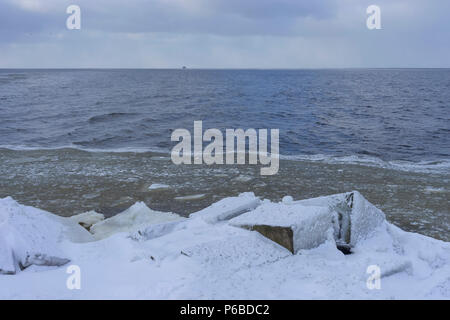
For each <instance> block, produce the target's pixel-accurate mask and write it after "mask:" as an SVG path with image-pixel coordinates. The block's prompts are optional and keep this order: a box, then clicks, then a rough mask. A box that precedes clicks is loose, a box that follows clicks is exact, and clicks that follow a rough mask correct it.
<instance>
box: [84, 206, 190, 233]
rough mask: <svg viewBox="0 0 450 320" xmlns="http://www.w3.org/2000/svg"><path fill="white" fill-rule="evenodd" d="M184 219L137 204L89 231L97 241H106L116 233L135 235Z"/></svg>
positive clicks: (99, 223)
mask: <svg viewBox="0 0 450 320" xmlns="http://www.w3.org/2000/svg"><path fill="white" fill-rule="evenodd" d="M183 219H184V218H183V217H181V216H179V215H178V214H175V213H171V212H160V211H155V210H152V209H150V208H149V207H147V206H146V205H145V203H143V202H136V203H135V204H134V205H132V206H131V207H130V208H128V209H127V210H125V211H123V212H122V213H119V214H117V215H115V216H113V217H111V218H108V219H105V220H103V221H100V222H98V223H96V224H94V225H93V226H92V227H91V228H90V230H89V231H90V232H91V233H92V234H93V235H94V237H95V238H96V239H104V238H107V237H109V236H110V235H112V234H114V233H118V232H131V233H133V232H136V231H137V230H139V229H143V228H145V227H147V226H149V225H153V224H158V223H162V222H169V221H176V220H183Z"/></svg>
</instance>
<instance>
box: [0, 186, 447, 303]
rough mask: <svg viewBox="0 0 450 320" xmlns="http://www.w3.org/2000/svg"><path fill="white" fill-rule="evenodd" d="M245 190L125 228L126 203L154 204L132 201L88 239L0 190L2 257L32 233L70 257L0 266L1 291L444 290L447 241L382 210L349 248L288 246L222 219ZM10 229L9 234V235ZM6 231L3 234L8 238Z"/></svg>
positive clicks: (375, 293) (410, 295)
mask: <svg viewBox="0 0 450 320" xmlns="http://www.w3.org/2000/svg"><path fill="white" fill-rule="evenodd" d="M347 195H348V194H347ZM357 197H358V196H357ZM252 199H253V200H255V201H256V199H257V198H256V197H254V195H251V194H246V195H244V196H240V197H234V198H227V199H223V200H221V201H222V202H220V201H219V202H218V203H221V204H220V205H218V204H217V203H216V204H215V205H212V206H211V207H209V208H206V209H204V210H202V211H200V214H199V213H197V214H194V215H191V217H190V218H189V219H181V220H172V221H168V220H167V219H162V220H164V221H160V222H157V223H156V222H155V221H157V220H158V219H143V220H144V221H145V224H144V225H145V226H142V225H141V227H140V228H137V229H136V230H137V231H133V232H131V233H130V231H128V230H130V229H133V230H134V229H135V228H134V227H135V226H136V225H140V223H137V224H134V222H133V221H132V220H133V219H130V217H127V216H128V215H130V216H133V214H130V212H136V211H139V212H147V213H149V212H150V215H152V213H154V212H153V211H152V210H151V209H148V208H147V209H145V207H144V206H143V204H139V203H138V204H137V205H135V206H133V207H134V208H133V207H132V208H133V209H132V210H130V209H131V208H130V209H128V213H127V211H125V212H124V213H123V214H121V215H122V217H123V218H120V219H116V220H115V221H114V224H108V233H109V234H110V235H109V236H108V237H107V238H103V239H101V240H96V241H94V240H93V239H92V238H93V237H91V240H92V241H88V242H81V241H86V240H87V238H89V237H85V236H86V234H85V233H88V232H87V231H86V230H85V229H83V228H82V227H81V226H79V225H78V224H77V223H75V222H74V221H72V220H71V219H70V218H60V217H56V216H54V215H52V214H50V213H47V212H44V211H42V210H39V209H35V208H31V207H26V206H21V205H19V204H17V203H16V202H15V201H14V200H12V199H11V198H6V199H2V200H0V226H1V227H0V228H1V230H0V239H1V240H0V241H2V242H1V245H0V261H1V263H3V265H4V266H7V265H8V263H9V264H10V262H11V255H9V253H8V252H7V250H6V251H5V248H7V249H9V250H14V252H17V253H18V256H20V255H23V253H24V252H25V251H26V250H24V249H25V248H24V246H23V244H24V243H25V244H29V243H31V246H30V248H31V247H32V248H33V249H34V252H43V253H44V254H47V255H49V256H52V257H53V256H57V257H59V258H66V259H70V263H68V264H67V265H65V266H64V267H57V266H41V265H31V266H29V267H28V268H26V269H24V270H22V271H21V272H17V273H16V274H15V275H1V274H0V298H1V299H108V298H109V299H449V298H450V243H446V242H443V241H439V240H436V239H432V238H429V237H426V236H423V235H419V234H415V233H408V232H405V231H403V230H401V229H399V228H398V227H396V226H394V225H392V224H390V223H388V222H387V221H385V220H383V221H382V222H381V223H378V222H377V219H374V220H373V219H371V218H370V219H368V220H366V222H367V221H375V222H376V226H373V227H372V228H370V232H369V234H367V236H365V237H359V238H358V241H356V242H355V245H354V247H353V249H352V251H353V253H352V254H350V255H344V254H343V253H342V252H341V251H339V250H338V249H336V244H335V241H334V239H333V238H327V239H326V240H325V241H324V242H323V243H321V244H320V245H319V246H317V247H315V248H313V249H301V250H299V251H298V252H297V254H294V255H293V254H291V253H290V252H289V251H288V250H286V249H285V248H283V247H281V246H279V245H278V244H276V243H274V242H272V241H271V240H269V239H267V238H265V237H263V236H262V235H260V234H259V233H258V232H255V231H248V230H245V229H242V228H236V227H234V226H231V225H230V224H229V223H228V222H229V221H227V219H229V217H232V216H234V215H236V214H238V213H237V212H239V210H238V209H240V208H244V207H246V206H245V205H248V204H249V203H251V201H250V200H252ZM324 199H325V200H326V202H327V203H331V204H333V203H334V204H336V203H341V201H342V195H337V196H334V197H331V198H330V197H324V198H322V199H321V200H320V201H319V202H320V203H322V205H319V206H318V207H322V209H317V210H318V212H325V211H323V210H325V209H324V205H323V203H324V201H323V200H324ZM359 200H360V201H362V199H359ZM359 200H358V199H357V201H356V202H354V204H355V206H353V208H352V210H362V211H361V212H360V214H365V213H364V212H366V213H367V212H369V213H368V214H369V215H370V214H373V212H372V213H370V212H371V210H372V208H370V206H369V208H368V207H367V205H366V204H365V202H364V201H362V202H360V203H359V204H358V201H359ZM258 201H259V200H258ZM317 201H318V200H317V199H316V200H313V201H310V202H309V205H307V203H308V202H307V201H306V202H305V201H294V202H290V201H289V204H286V203H284V202H283V203H281V204H273V203H270V202H268V201H261V202H259V203H258V205H257V206H256V207H254V208H251V207H247V208H246V210H247V211H248V210H250V211H251V210H254V211H256V210H258V208H260V207H265V206H266V207H267V208H269V207H272V206H273V207H274V208H277V209H278V210H279V211H280V212H281V211H283V210H291V209H289V208H288V207H289V206H291V207H292V208H300V207H308V206H313V207H317V205H316V204H317V203H318V202H317ZM255 203H256V202H254V203H253V205H255ZM311 203H315V204H314V205H312V204H311ZM361 203H362V204H364V205H361ZM255 208H256V209H255ZM259 210H260V209H259ZM311 210H316V209H311ZM230 212H233V214H229V213H230ZM289 212H291V211H289ZM311 212H313V211H311ZM240 213H241V214H245V213H243V212H240ZM354 213H356V212H354ZM352 214H353V213H352ZM375 214H376V215H377V213H375ZM156 215H158V214H157V213H156ZM171 215H172V214H168V215H163V216H164V217H165V218H167V217H172V216H171ZM208 215H210V216H211V217H210V218H209V219H208V218H206V217H207V216H208ZM138 216H139V215H138ZM144 216H148V214H144ZM111 219H112V218H111ZM108 220H110V219H106V220H104V221H102V222H99V223H100V224H101V223H104V222H106V221H108ZM138 220H139V219H138ZM122 222H123V223H124V224H125V226H126V227H124V226H123V225H121V223H122ZM131 222H133V223H131ZM44 226H45V228H44ZM94 226H95V225H94ZM130 226H132V227H131V228H130ZM363 226H365V225H363ZM114 228H116V229H117V230H120V232H116V231H117V230H114ZM9 234H13V235H14V236H15V237H16V238H14V239H13V240H11V238H10V237H9V236H7V235H9ZM82 234H83V235H84V236H82ZM5 239H8V242H6V244H7V245H6V246H5ZM31 240H33V241H31ZM57 253H58V254H57ZM69 265H77V266H79V267H80V270H81V290H69V289H68V288H67V287H66V281H67V278H68V277H69V276H70V275H69V274H67V273H66V268H67V267H68V266H69ZM370 265H377V266H379V267H380V270H381V289H380V290H377V289H374V290H370V289H369V288H368V287H367V286H366V281H367V279H368V277H369V276H370V275H369V274H368V273H367V268H368V266H370Z"/></svg>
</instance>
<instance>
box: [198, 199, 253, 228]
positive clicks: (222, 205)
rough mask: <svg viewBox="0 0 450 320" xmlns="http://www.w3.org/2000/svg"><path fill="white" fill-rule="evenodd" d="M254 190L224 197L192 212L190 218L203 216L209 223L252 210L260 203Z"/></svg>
mask: <svg viewBox="0 0 450 320" xmlns="http://www.w3.org/2000/svg"><path fill="white" fill-rule="evenodd" d="M260 202H261V201H260V200H259V198H257V197H255V194H254V193H253V192H245V193H241V194H240V195H239V196H238V197H230V198H225V199H222V200H220V201H218V202H216V203H214V204H212V205H211V206H209V207H208V208H205V209H203V210H200V211H198V212H195V213H191V214H190V216H189V217H190V218H202V219H203V220H205V221H206V222H209V223H217V222H219V221H223V220H228V219H231V218H233V217H236V216H238V215H239V214H241V213H244V212H246V211H249V210H252V209H254V208H256V207H257V206H258V205H259V204H260Z"/></svg>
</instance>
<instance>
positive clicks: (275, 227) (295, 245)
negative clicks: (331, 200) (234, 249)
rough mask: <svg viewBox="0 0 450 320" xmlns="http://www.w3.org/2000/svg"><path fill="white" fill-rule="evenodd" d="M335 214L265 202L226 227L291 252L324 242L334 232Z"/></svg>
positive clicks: (306, 207)
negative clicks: (254, 233) (250, 232)
mask: <svg viewBox="0 0 450 320" xmlns="http://www.w3.org/2000/svg"><path fill="white" fill-rule="evenodd" d="M334 221H335V219H334V212H333V211H332V210H330V209H329V208H327V207H314V206H303V205H300V204H296V205H290V204H289V205H287V204H285V203H270V202H269V203H264V204H262V205H261V206H259V207H258V208H256V209H255V210H253V211H250V212H248V213H244V214H242V215H240V216H238V217H236V218H234V219H231V220H230V222H229V224H230V225H232V226H236V227H241V228H244V229H249V230H255V231H258V232H259V233H261V234H262V235H264V236H265V237H267V238H269V239H271V240H273V241H275V242H276V243H278V244H280V245H282V246H283V247H285V248H287V249H288V250H290V251H291V252H292V253H297V252H298V251H299V250H301V249H311V248H314V247H317V246H319V245H320V244H322V243H324V242H325V241H326V240H327V239H328V238H329V237H330V236H331V237H332V235H333V232H334V224H333V222H334Z"/></svg>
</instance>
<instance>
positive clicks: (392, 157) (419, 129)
mask: <svg viewBox="0 0 450 320" xmlns="http://www.w3.org/2000/svg"><path fill="white" fill-rule="evenodd" d="M198 120H201V121H202V122H203V128H204V130H206V129H209V128H216V129H219V130H222V131H223V132H225V130H226V129H239V128H241V129H244V130H245V129H249V128H254V129H279V132H280V133H279V143H280V147H279V153H280V158H281V160H280V165H279V172H278V173H277V174H275V175H272V176H262V175H261V174H260V166H259V165H249V164H244V165H206V164H201V165H199V164H198V165H194V164H192V165H187V164H182V165H175V164H174V163H173V162H172V161H171V157H170V151H171V150H172V148H173V147H174V145H175V144H176V142H173V141H171V134H172V132H173V131H174V130H175V129H179V128H182V129H187V130H189V131H191V132H192V131H193V124H194V121H198ZM155 184H156V185H158V184H159V185H161V184H163V185H165V187H164V188H156V189H155V188H149V187H150V186H151V185H155ZM352 190H358V191H360V192H361V193H362V194H363V195H364V196H365V197H366V198H367V199H368V200H369V201H370V202H372V203H373V204H375V205H376V206H377V207H379V208H380V209H382V210H383V211H384V212H385V214H386V217H387V219H388V220H389V221H390V222H392V223H394V224H395V225H397V226H399V227H400V228H402V229H405V230H407V231H412V232H418V233H421V234H425V235H428V236H431V237H434V238H437V239H441V240H445V241H450V232H449V230H450V69H321V70H309V69H307V70H196V69H179V70H176V69H168V70H163V69H139V70H131V69H130V70H128V69H74V70H65V69H52V70H43V69H30V70H27V69H19V70H14V69H0V198H3V197H7V196H11V197H13V198H14V199H16V200H17V201H19V202H20V203H22V204H25V205H30V206H34V207H38V208H42V209H45V210H48V211H50V212H53V213H55V214H58V215H61V216H71V215H74V214H78V213H82V212H86V211H90V210H95V211H97V212H101V213H103V214H105V216H107V217H109V216H113V215H115V214H117V213H119V212H121V211H123V210H125V209H126V208H128V207H129V206H131V205H132V204H134V203H135V202H138V201H142V202H145V203H146V204H147V205H148V206H149V207H150V208H152V209H154V210H160V211H171V212H175V213H179V214H181V215H183V216H187V215H188V214H189V213H192V212H195V211H197V210H200V209H202V208H204V207H206V206H208V205H210V204H212V203H214V202H216V201H218V200H220V199H222V198H225V197H230V196H236V195H238V194H239V193H242V192H254V193H255V194H256V195H257V196H259V197H261V198H264V199H269V200H272V201H280V200H281V199H282V198H283V197H284V196H286V195H289V196H292V197H293V198H294V199H305V198H310V197H316V196H322V195H329V194H334V193H340V192H347V191H352Z"/></svg>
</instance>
